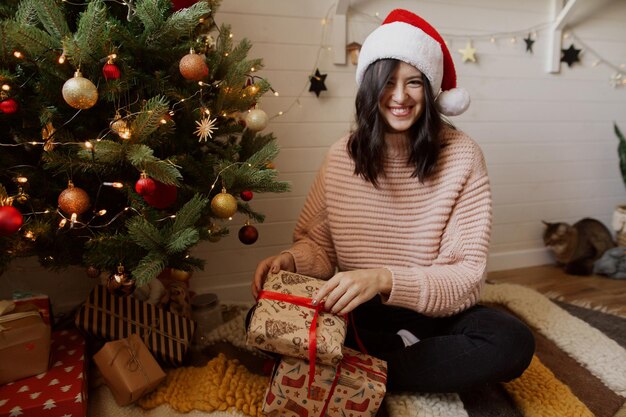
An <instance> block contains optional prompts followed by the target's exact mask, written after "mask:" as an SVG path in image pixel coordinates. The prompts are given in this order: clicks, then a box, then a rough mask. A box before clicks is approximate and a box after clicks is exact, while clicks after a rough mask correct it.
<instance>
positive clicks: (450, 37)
mask: <svg viewBox="0 0 626 417" xmlns="http://www.w3.org/2000/svg"><path fill="white" fill-rule="evenodd" d="M335 7H336V4H333V5H332V6H331V7H329V9H328V10H327V12H326V14H325V16H324V18H322V19H321V25H322V26H323V28H322V31H321V35H320V36H321V39H320V42H319V47H318V50H317V53H316V57H315V61H314V64H313V65H312V69H311V71H310V75H309V77H308V79H307V80H306V81H305V82H304V85H303V87H302V88H301V90H300V91H299V93H298V94H297V95H296V96H295V98H294V99H293V101H292V102H291V103H290V104H289V105H287V106H286V108H285V110H280V111H278V112H277V113H276V114H274V115H273V116H271V117H270V119H274V118H277V117H280V116H283V115H285V114H287V113H289V111H291V110H292V109H293V108H294V107H295V106H296V105H297V106H298V107H302V104H301V98H302V97H303V96H304V95H305V94H306V93H307V91H308V86H309V83H310V79H311V78H314V77H315V71H316V69H317V68H318V66H319V63H320V58H321V53H322V52H324V51H326V52H331V51H332V47H331V46H330V45H327V44H325V39H326V37H327V34H328V33H327V31H328V28H329V27H330V24H331V23H332V20H331V19H330V14H331V12H332V10H334V8H335ZM349 13H350V16H351V17H353V18H354V17H357V18H358V17H361V18H363V20H365V21H366V22H368V23H371V24H372V28H371V29H372V30H373V29H375V28H376V27H377V26H379V25H380V24H381V23H382V21H383V18H382V17H381V15H380V13H378V12H374V13H366V12H363V11H361V10H359V9H357V8H354V7H350V9H349ZM353 20H354V19H353ZM551 26H552V22H542V23H538V24H535V25H532V26H530V27H526V28H523V29H519V30H514V31H498V32H488V33H479V34H459V33H447V32H441V35H442V37H443V38H444V41H445V42H446V45H447V46H448V47H450V46H451V45H452V43H456V42H464V43H465V46H466V48H467V47H469V48H473V46H472V45H473V42H475V41H476V42H480V41H486V42H489V43H491V44H501V43H502V42H504V43H505V44H509V45H512V46H515V45H516V44H518V43H519V42H520V40H522V41H525V45H526V51H527V52H533V51H532V44H533V43H534V41H535V40H536V39H537V37H538V36H539V34H540V33H541V32H543V31H545V30H547V29H549V28H550V27H551ZM563 40H565V41H568V40H570V41H572V42H576V43H578V44H580V45H581V46H582V47H583V48H584V52H585V54H586V55H592V56H593V57H594V60H593V63H592V67H593V68H596V67H599V66H601V65H604V66H606V67H608V68H610V69H612V70H613V71H614V73H613V74H612V75H611V77H610V80H609V84H610V85H611V86H612V87H614V88H615V87H619V86H626V64H623V63H622V64H614V63H612V62H611V61H610V60H608V59H606V58H605V57H603V56H602V54H600V53H599V52H597V51H596V50H594V49H593V48H592V47H591V46H589V44H587V43H586V42H584V41H583V40H582V39H581V38H580V37H578V36H577V35H576V34H575V33H574V32H573V31H572V30H568V31H565V32H564V33H563ZM529 44H530V46H529ZM357 52H358V49H357ZM451 52H452V53H455V52H457V51H452V50H451ZM458 52H459V53H461V54H463V53H462V52H461V51H458ZM475 53H476V51H475V50H474V52H473V54H475ZM468 62H475V61H471V60H470V61H468Z"/></svg>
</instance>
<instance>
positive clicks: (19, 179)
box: [15, 175, 28, 184]
mask: <svg viewBox="0 0 626 417" xmlns="http://www.w3.org/2000/svg"><path fill="white" fill-rule="evenodd" d="M15 181H17V182H18V183H20V184H26V183H27V182H28V178H26V177H23V176H21V175H20V176H19V177H17V178H16V179H15Z"/></svg>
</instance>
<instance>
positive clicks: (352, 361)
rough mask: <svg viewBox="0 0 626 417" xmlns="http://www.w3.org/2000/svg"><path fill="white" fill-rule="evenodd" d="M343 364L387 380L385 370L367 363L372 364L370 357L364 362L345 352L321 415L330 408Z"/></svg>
mask: <svg viewBox="0 0 626 417" xmlns="http://www.w3.org/2000/svg"><path fill="white" fill-rule="evenodd" d="M343 364H349V365H352V366H354V367H356V368H359V369H361V370H362V371H365V372H370V373H372V374H375V375H378V376H380V377H381V378H383V379H384V380H385V381H386V380H387V375H386V374H384V373H383V372H378V371H375V370H374V369H373V368H369V367H367V366H366V365H372V364H373V362H372V360H371V359H369V361H368V362H363V360H361V359H360V358H359V357H357V356H352V355H350V354H344V355H343V359H342V360H341V363H339V366H337V371H336V372H335V378H334V379H333V383H332V385H331V386H330V390H329V391H328V397H326V401H324V407H322V412H321V413H320V417H324V416H325V415H326V409H327V408H328V404H329V403H330V400H331V398H333V394H334V393H335V388H336V387H337V382H338V381H339V375H340V374H341V368H342V365H343Z"/></svg>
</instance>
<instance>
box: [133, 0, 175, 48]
mask: <svg viewBox="0 0 626 417" xmlns="http://www.w3.org/2000/svg"><path fill="white" fill-rule="evenodd" d="M170 7H171V6H170V2H169V1H167V0H141V1H138V2H137V7H136V9H135V13H136V16H137V18H139V20H140V21H141V23H142V24H143V27H144V31H143V36H142V38H143V39H144V41H145V40H146V39H148V38H149V37H150V36H151V35H152V34H154V33H155V32H157V31H159V30H160V29H161V27H162V26H163V24H164V23H165V14H166V12H167V10H169V8H170Z"/></svg>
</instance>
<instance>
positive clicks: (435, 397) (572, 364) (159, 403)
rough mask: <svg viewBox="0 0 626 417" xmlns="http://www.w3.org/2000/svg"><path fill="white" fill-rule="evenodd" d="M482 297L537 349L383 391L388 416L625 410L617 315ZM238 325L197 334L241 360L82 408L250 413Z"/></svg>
mask: <svg viewBox="0 0 626 417" xmlns="http://www.w3.org/2000/svg"><path fill="white" fill-rule="evenodd" d="M482 302H484V303H487V304H490V305H493V306H495V307H498V308H502V309H506V310H508V311H510V312H511V313H513V314H515V315H517V316H518V317H520V318H521V319H522V320H524V321H525V322H526V323H527V324H528V325H529V326H530V327H531V328H532V329H533V332H534V334H535V337H536V341H537V350H536V354H535V357H534V358H533V361H532V363H531V365H530V367H529V368H528V369H527V371H526V372H525V373H524V374H523V375H522V376H521V377H520V378H518V379H516V380H514V381H511V382H509V383H506V384H493V385H485V386H481V387H476V388H475V389H474V390H472V391H470V392H464V393H459V394H393V395H388V396H387V397H386V404H385V407H386V410H385V411H386V412H387V414H388V415H389V416H390V417H422V416H424V417H431V416H432V417H435V416H442V417H443V416H445V417H457V416H458V417H474V416H480V417H491V416H493V417H495V416H498V417H508V416H511V417H518V416H525V417H535V416H537V417H539V416H541V417H553V416H554V417H571V416H594V415H595V416H598V417H626V318H624V317H620V316H617V315H613V314H609V313H606V312H601V311H596V310H593V309H589V308H584V307H579V306H575V305H571V304H567V303H563V302H560V301H551V300H550V299H548V298H546V297H545V296H543V295H541V294H539V293H538V292H536V291H534V290H531V289H529V288H526V287H522V286H519V285H512V284H499V285H491V284H487V285H486V286H485V290H484V292H483V299H482ZM244 331H245V330H244V315H243V313H242V314H239V315H236V316H235V317H234V318H233V319H232V320H230V321H228V322H227V323H225V324H224V325H222V326H220V327H219V328H218V329H216V330H215V331H214V332H213V333H211V335H209V338H208V339H207V341H206V342H207V344H208V345H212V344H219V343H222V342H228V344H229V346H231V347H234V348H233V350H235V351H238V352H240V356H241V359H242V360H241V362H240V361H237V360H233V359H225V358H224V357H223V356H222V355H220V356H218V357H216V358H214V359H211V361H209V363H207V364H206V365H205V366H203V367H197V368H178V369H176V370H173V371H170V372H169V373H168V379H167V380H166V382H165V383H164V384H163V385H161V386H160V387H159V389H158V390H157V391H156V392H155V393H153V394H151V395H149V396H148V397H145V398H144V399H143V400H142V401H141V402H140V404H141V406H143V407H144V408H145V410H144V409H142V408H140V407H139V406H129V407H123V408H120V407H117V406H116V405H115V403H114V401H113V398H112V396H111V394H110V392H109V391H108V389H107V388H106V387H104V386H103V387H100V388H96V389H94V390H92V392H91V397H90V400H89V405H90V406H89V415H90V416H93V417H95V416H112V417H118V416H119V417H134V416H152V417H160V416H177V417H179V416H180V417H182V416H188V417H197V416H200V415H202V416H207V415H210V416H211V417H225V416H235V417H245V416H254V417H257V416H258V415H259V411H258V410H259V408H260V401H262V399H261V398H260V396H259V395H258V392H259V383H262V382H263V379H262V378H263V377H260V376H259V375H254V374H253V373H251V372H249V371H248V369H246V366H243V365H242V363H243V364H246V362H247V364H251V362H250V361H251V359H250V358H252V360H253V361H254V360H256V361H258V362H259V363H261V362H263V360H264V359H263V357H262V356H253V355H252V352H253V351H252V350H251V349H249V348H247V347H246V345H245V342H244ZM244 358H245V360H244ZM247 367H248V368H254V367H255V366H253V365H247ZM256 368H260V366H256ZM181 375H182V377H181ZM187 375H193V378H195V379H197V380H207V381H208V380H212V381H213V384H214V387H215V388H214V389H213V390H209V391H210V392H214V391H215V390H217V391H218V393H219V395H217V396H216V395H215V393H213V394H211V395H210V397H211V398H209V394H206V395H204V394H199V393H198V392H199V391H198V390H194V389H193V387H192V386H191V385H189V384H187V385H184V384H183V382H182V381H185V380H187V379H188V378H186V376H187ZM259 378H261V379H259ZM237 386H239V387H243V388H242V390H241V392H244V391H245V393H244V394H243V395H237V394H233V388H232V387H237ZM220 390H221V391H220ZM235 391H236V390H235ZM220 392H221V393H220ZM190 404H191V405H190ZM311 417H313V416H311Z"/></svg>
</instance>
